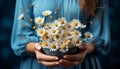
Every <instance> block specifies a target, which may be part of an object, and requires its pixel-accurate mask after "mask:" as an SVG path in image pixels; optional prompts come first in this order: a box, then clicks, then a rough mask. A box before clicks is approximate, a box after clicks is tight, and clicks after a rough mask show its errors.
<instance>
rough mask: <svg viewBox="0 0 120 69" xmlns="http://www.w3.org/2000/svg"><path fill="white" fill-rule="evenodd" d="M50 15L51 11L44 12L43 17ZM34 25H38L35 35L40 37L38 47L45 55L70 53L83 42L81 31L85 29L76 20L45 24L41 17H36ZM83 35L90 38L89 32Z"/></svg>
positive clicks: (62, 19)
mask: <svg viewBox="0 0 120 69" xmlns="http://www.w3.org/2000/svg"><path fill="white" fill-rule="evenodd" d="M51 13H52V12H51V11H45V12H43V15H44V16H48V15H50V14H51ZM35 23H37V25H38V29H37V35H38V36H39V37H40V45H41V47H42V48H43V50H44V52H45V53H46V54H50V52H54V54H58V53H57V52H59V53H66V52H71V51H69V50H70V49H72V48H77V46H80V45H81V43H82V40H83V39H82V37H81V36H82V33H81V30H82V29H84V28H85V27H86V25H83V24H82V23H81V21H79V20H78V19H73V20H72V21H70V22H68V21H67V20H66V19H65V18H64V17H61V18H59V19H58V20H54V21H53V22H50V23H48V22H47V23H45V19H44V18H43V17H36V18H35ZM84 35H85V36H86V37H87V38H88V39H90V38H92V34H91V33H90V32H86V33H85V34H84ZM46 51H47V52H46ZM54 54H52V55H54Z"/></svg>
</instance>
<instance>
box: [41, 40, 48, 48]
mask: <svg viewBox="0 0 120 69" xmlns="http://www.w3.org/2000/svg"><path fill="white" fill-rule="evenodd" d="M41 44H42V47H43V48H49V43H48V42H45V41H44V42H42V43H41Z"/></svg>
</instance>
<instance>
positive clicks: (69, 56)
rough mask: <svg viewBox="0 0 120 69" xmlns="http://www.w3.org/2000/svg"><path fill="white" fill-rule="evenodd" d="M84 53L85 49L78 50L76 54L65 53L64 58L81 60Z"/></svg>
mask: <svg viewBox="0 0 120 69" xmlns="http://www.w3.org/2000/svg"><path fill="white" fill-rule="evenodd" d="M85 55H86V51H82V52H79V53H78V54H73V55H65V56H64V59H67V60H74V61H81V60H82V59H84V57H85Z"/></svg>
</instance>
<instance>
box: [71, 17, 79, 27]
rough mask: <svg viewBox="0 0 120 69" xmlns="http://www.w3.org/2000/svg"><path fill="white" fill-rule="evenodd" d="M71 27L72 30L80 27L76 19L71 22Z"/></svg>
mask: <svg viewBox="0 0 120 69" xmlns="http://www.w3.org/2000/svg"><path fill="white" fill-rule="evenodd" d="M72 26H73V27H74V28H79V27H80V21H79V20H76V19H73V20H72Z"/></svg>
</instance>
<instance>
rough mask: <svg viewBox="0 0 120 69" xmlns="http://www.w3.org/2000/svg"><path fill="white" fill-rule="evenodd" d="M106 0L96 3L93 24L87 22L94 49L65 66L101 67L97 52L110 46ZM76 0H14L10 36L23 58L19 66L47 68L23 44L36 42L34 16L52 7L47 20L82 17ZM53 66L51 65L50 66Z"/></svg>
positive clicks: (79, 68) (36, 68)
mask: <svg viewBox="0 0 120 69" xmlns="http://www.w3.org/2000/svg"><path fill="white" fill-rule="evenodd" d="M104 1H105V0H100V3H99V5H98V7H97V12H96V16H95V17H94V18H93V20H92V24H90V25H89V28H88V29H87V31H90V32H91V33H92V34H93V38H92V40H90V41H88V42H93V43H94V45H95V47H96V50H95V52H94V53H93V54H90V55H88V56H86V58H85V60H84V62H83V63H82V64H79V65H76V66H74V67H70V68H68V69H101V66H100V63H99V59H98V56H102V55H105V54H107V53H108V52H109V48H110V28H109V27H110V25H109V8H107V7H106V5H108V4H107V3H106V2H105V3H104ZM106 1H107V0H106ZM78 2H79V0H17V1H16V9H15V10H16V11H15V18H14V25H13V31H12V38H11V47H12V49H13V51H14V53H15V54H16V55H18V56H22V57H26V58H25V59H24V58H23V60H22V62H21V65H20V69H49V68H48V67H46V66H44V65H42V64H39V63H38V62H37V60H36V58H35V57H33V55H31V54H29V53H28V52H27V51H26V49H25V48H26V45H27V44H28V43H29V42H39V39H38V36H37V35H36V29H33V26H34V25H35V23H34V21H32V20H34V18H36V17H38V16H41V17H44V16H43V15H42V12H43V11H45V10H51V11H52V12H53V13H52V14H51V16H53V19H50V16H48V17H47V18H45V21H46V22H51V21H54V20H55V19H58V18H60V17H65V18H66V19H67V20H68V21H71V20H72V19H79V20H81V21H85V20H86V19H85V20H84V18H82V15H81V10H80V6H79V3H78ZM21 14H24V18H23V20H18V17H19V15H21ZM53 69H54V68H53ZM55 69H67V68H64V67H61V66H58V67H55Z"/></svg>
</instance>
